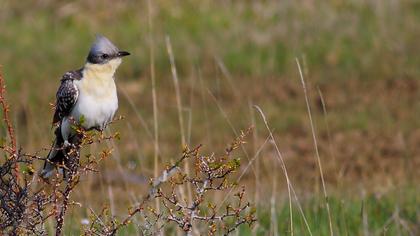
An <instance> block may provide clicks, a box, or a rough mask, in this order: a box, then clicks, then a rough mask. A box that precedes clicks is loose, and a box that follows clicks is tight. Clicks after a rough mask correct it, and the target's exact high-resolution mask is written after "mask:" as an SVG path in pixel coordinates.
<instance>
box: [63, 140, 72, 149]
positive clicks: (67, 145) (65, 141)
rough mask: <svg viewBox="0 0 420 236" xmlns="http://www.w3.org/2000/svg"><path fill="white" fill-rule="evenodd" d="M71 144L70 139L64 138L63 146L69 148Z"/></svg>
mask: <svg viewBox="0 0 420 236" xmlns="http://www.w3.org/2000/svg"><path fill="white" fill-rule="evenodd" d="M70 146H71V143H69V141H67V140H64V143H63V148H68V147H70Z"/></svg>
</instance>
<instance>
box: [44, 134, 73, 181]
mask: <svg viewBox="0 0 420 236" xmlns="http://www.w3.org/2000/svg"><path fill="white" fill-rule="evenodd" d="M55 136H56V138H55V140H54V142H53V144H52V146H51V149H50V152H49V153H48V156H47V160H45V163H44V168H43V169H42V171H41V172H40V174H39V175H40V176H41V177H42V178H44V179H48V178H49V177H50V176H51V175H52V174H53V171H54V169H55V167H56V164H58V163H63V162H64V160H65V151H66V150H63V143H64V140H63V137H62V135H61V126H59V127H57V129H56V130H55Z"/></svg>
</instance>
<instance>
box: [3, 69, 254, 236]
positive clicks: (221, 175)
mask: <svg viewBox="0 0 420 236" xmlns="http://www.w3.org/2000/svg"><path fill="white" fill-rule="evenodd" d="M5 92H6V89H5V84H4V79H3V77H2V75H1V73H0V106H1V108H2V111H3V124H2V126H3V127H5V132H4V133H5V137H2V139H1V140H0V141H1V142H0V150H1V151H2V153H3V158H2V160H0V234H8V235H28V234H31V235H48V234H49V233H51V232H48V230H47V229H46V223H47V221H49V220H53V221H54V222H55V235H62V233H63V226H64V223H65V214H66V212H67V210H68V209H69V208H72V207H74V206H76V205H78V203H76V202H74V201H72V200H71V197H70V196H71V193H72V191H73V190H74V189H75V188H76V187H77V185H78V184H79V182H80V181H79V180H80V176H81V175H83V174H86V173H87V172H92V171H93V172H98V171H99V170H98V169H97V167H98V163H99V162H101V161H102V160H103V159H106V158H107V157H109V156H110V154H111V150H110V149H104V150H103V151H101V152H99V153H97V154H89V155H86V157H85V158H81V155H80V151H79V150H80V148H83V147H85V146H89V145H91V144H93V143H100V142H104V141H106V140H110V139H116V138H119V134H118V133H115V134H112V135H110V136H105V135H104V134H103V133H101V132H96V131H85V130H83V129H82V128H80V127H79V126H77V125H75V126H74V128H75V130H76V133H77V135H78V137H79V138H80V139H79V141H78V142H77V143H76V144H74V145H73V147H72V148H71V150H69V151H68V152H67V153H68V154H67V156H66V160H65V161H64V163H62V164H60V165H58V168H62V169H64V170H65V173H66V176H65V177H62V176H60V174H59V172H58V171H57V172H56V175H55V176H53V177H52V178H51V179H50V180H49V181H45V180H43V179H42V178H40V177H39V176H38V175H37V174H36V172H37V171H36V170H35V168H34V166H35V163H37V162H40V161H44V160H45V157H42V156H41V155H40V153H44V152H45V151H46V149H41V150H40V151H38V152H36V153H34V154H28V153H25V152H24V151H23V150H22V149H20V148H17V145H16V136H15V133H14V130H13V126H12V121H11V119H10V117H9V112H10V108H9V105H8V103H7V101H6V99H5ZM250 131H251V129H248V130H247V131H246V132H245V133H242V134H241V135H240V136H239V137H237V138H236V139H235V140H234V141H233V142H232V144H230V145H229V146H228V148H226V150H225V152H224V154H222V155H220V156H218V155H215V154H212V155H202V154H200V147H201V145H199V146H197V147H196V148H193V149H189V148H188V147H185V148H184V150H183V152H182V155H181V157H180V158H179V159H178V160H177V161H176V162H175V163H174V164H173V165H169V166H167V167H166V168H165V169H164V170H163V172H162V174H161V175H160V176H159V177H156V178H154V179H152V180H151V182H150V189H149V192H148V194H147V195H145V196H144V197H143V198H142V200H141V201H140V202H139V203H138V204H137V205H135V206H132V207H130V208H129V210H128V213H127V215H126V217H124V218H122V219H117V218H116V217H114V216H111V215H110V214H109V211H108V210H107V208H106V207H105V208H103V209H102V210H101V211H99V212H98V213H95V212H93V210H91V214H90V221H89V222H90V224H89V225H87V226H85V227H84V228H83V229H82V230H83V232H84V234H85V235H116V234H117V233H118V232H120V231H121V230H122V229H123V228H124V227H126V226H128V225H132V226H134V227H136V228H137V229H138V230H139V231H140V232H142V233H143V234H145V235H155V234H160V233H163V232H164V230H168V228H169V227H172V228H174V226H175V227H178V228H179V230H181V231H182V232H184V233H185V234H186V235H192V234H202V233H207V234H208V235H215V234H225V235H227V234H229V233H231V232H233V231H235V230H237V229H238V227H239V226H240V225H243V224H248V225H250V226H251V225H252V224H253V222H255V221H256V218H255V216H254V210H253V209H252V208H251V206H250V203H249V202H247V201H246V200H245V189H244V188H241V190H240V191H239V192H238V193H236V194H235V195H234V201H233V202H232V203H224V202H219V203H218V202H212V198H211V197H210V196H211V194H212V192H222V193H225V192H227V191H229V192H230V191H233V190H234V189H235V186H236V183H233V182H231V180H230V179H231V178H232V175H233V173H234V172H235V171H236V170H237V169H238V167H239V165H240V161H239V159H235V158H233V157H232V152H233V151H234V150H235V149H237V148H238V147H239V146H240V145H242V143H243V142H244V139H245V137H246V135H247V134H249V132H250ZM187 163H190V164H192V166H193V167H194V168H193V169H192V171H189V172H188V171H186V169H185V168H183V167H184V166H185V165H186V164H187ZM191 172H192V173H191ZM187 190H188V191H187ZM186 192H189V197H186V195H188V194H186Z"/></svg>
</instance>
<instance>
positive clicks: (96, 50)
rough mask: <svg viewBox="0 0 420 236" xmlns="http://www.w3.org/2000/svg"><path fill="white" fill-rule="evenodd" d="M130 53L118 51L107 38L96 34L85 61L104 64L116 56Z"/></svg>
mask: <svg viewBox="0 0 420 236" xmlns="http://www.w3.org/2000/svg"><path fill="white" fill-rule="evenodd" d="M127 55H130V54H129V53H127V52H124V51H120V50H119V49H118V48H117V47H116V46H115V45H114V44H113V43H112V42H111V41H110V40H109V39H107V38H106V37H104V36H102V35H96V40H95V42H93V44H92V47H91V48H90V51H89V55H88V57H87V61H88V62H90V63H94V64H104V63H106V62H108V61H109V60H111V59H113V58H116V57H123V56H127Z"/></svg>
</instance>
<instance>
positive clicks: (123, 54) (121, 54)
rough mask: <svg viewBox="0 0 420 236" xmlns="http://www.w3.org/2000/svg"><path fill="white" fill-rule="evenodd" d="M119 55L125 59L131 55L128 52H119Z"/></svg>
mask: <svg viewBox="0 0 420 236" xmlns="http://www.w3.org/2000/svg"><path fill="white" fill-rule="evenodd" d="M117 55H118V57H125V56H128V55H130V53H129V52H126V51H119V52H118V54H117Z"/></svg>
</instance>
